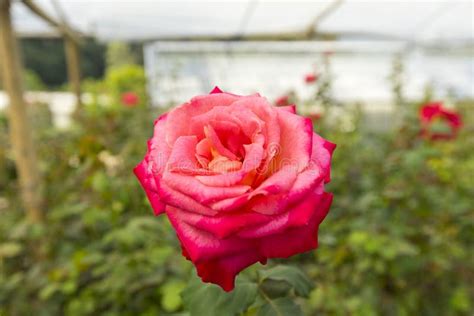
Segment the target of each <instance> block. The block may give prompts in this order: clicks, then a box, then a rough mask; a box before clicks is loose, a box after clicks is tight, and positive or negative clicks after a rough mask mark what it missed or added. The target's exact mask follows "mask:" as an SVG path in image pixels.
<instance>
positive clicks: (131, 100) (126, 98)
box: [122, 91, 140, 107]
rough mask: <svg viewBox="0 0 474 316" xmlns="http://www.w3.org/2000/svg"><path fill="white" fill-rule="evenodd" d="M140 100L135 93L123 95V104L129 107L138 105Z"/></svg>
mask: <svg viewBox="0 0 474 316" xmlns="http://www.w3.org/2000/svg"><path fill="white" fill-rule="evenodd" d="M139 101H140V98H139V97H138V95H137V94H136V93H135V92H131V91H129V92H124V93H123V94H122V104H123V105H125V106H128V107H133V106H135V105H137V104H138V102H139Z"/></svg>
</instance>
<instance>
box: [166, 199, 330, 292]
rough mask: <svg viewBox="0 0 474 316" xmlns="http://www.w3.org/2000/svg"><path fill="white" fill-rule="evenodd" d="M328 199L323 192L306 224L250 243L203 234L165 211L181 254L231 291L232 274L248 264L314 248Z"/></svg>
mask: <svg viewBox="0 0 474 316" xmlns="http://www.w3.org/2000/svg"><path fill="white" fill-rule="evenodd" d="M331 202H332V194H328V193H324V194H323V195H322V198H321V203H320V204H319V208H318V209H317V210H316V211H315V212H314V213H313V215H312V217H311V218H310V220H309V222H308V224H306V225H303V226H299V227H296V228H290V229H287V230H286V231H284V232H282V233H280V234H275V235H271V236H268V237H263V238H261V239H253V243H250V244H249V243H247V244H246V243H244V240H242V239H239V238H228V239H217V238H214V237H212V235H208V234H207V233H204V234H203V232H202V231H199V230H196V229H195V228H193V227H192V226H189V225H187V224H185V223H183V222H181V221H180V220H179V219H178V218H177V217H176V214H177V213H178V212H176V210H174V211H173V210H167V213H168V216H169V218H170V221H171V223H172V224H173V226H174V227H175V228H176V231H177V234H178V238H179V239H180V241H181V243H182V245H183V254H184V255H185V256H186V257H187V258H188V259H189V260H191V261H192V262H193V263H194V264H195V266H196V269H197V271H198V275H199V276H200V277H201V278H202V280H203V281H205V282H212V283H215V284H218V285H220V286H221V287H222V288H223V289H224V290H225V291H231V290H232V289H233V288H234V280H235V277H236V275H237V274H238V273H239V272H240V271H242V270H243V269H245V268H246V267H248V266H250V265H251V264H253V263H256V262H259V261H260V262H262V263H266V260H267V258H287V257H289V256H292V255H295V254H298V253H301V252H305V251H308V250H311V249H315V248H316V247H317V245H318V234H317V233H318V226H319V224H320V223H321V221H322V220H323V219H324V217H325V216H326V214H327V212H328V211H329V207H330V205H331ZM248 241H250V240H248ZM246 249H247V250H246Z"/></svg>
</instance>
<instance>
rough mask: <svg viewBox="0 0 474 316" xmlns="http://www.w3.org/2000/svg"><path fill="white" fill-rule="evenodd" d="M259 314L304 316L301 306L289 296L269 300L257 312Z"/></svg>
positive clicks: (265, 315)
mask: <svg viewBox="0 0 474 316" xmlns="http://www.w3.org/2000/svg"><path fill="white" fill-rule="evenodd" d="M257 316H303V312H302V311H301V308H300V307H299V306H298V305H297V304H296V303H295V302H293V301H292V300H291V299H290V298H288V297H281V298H278V299H276V300H268V303H266V304H265V305H263V306H262V307H261V308H260V309H259V310H258V313H257Z"/></svg>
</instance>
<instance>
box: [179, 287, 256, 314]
mask: <svg viewBox="0 0 474 316" xmlns="http://www.w3.org/2000/svg"><path fill="white" fill-rule="evenodd" d="M182 296H183V302H184V305H185V307H186V310H189V311H190V315H191V316H201V315H203V316H222V315H226V316H227V315H229V316H231V315H237V314H240V313H243V312H244V311H246V310H247V309H248V307H249V306H250V305H251V304H252V303H253V302H254V301H255V299H256V296H257V285H256V284H255V283H251V282H248V281H243V280H242V281H239V280H237V282H236V285H235V288H234V289H233V290H232V292H225V291H224V290H222V289H221V288H220V287H219V286H217V285H214V284H205V283H203V282H201V280H199V279H197V278H193V280H192V281H191V283H190V284H189V286H188V287H187V288H186V289H185V290H184V291H183V293H182Z"/></svg>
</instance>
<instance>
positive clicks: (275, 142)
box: [134, 88, 336, 291]
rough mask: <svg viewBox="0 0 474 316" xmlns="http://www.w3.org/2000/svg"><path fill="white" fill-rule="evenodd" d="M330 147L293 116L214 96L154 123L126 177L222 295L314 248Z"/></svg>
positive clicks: (324, 207) (248, 99) (325, 204)
mask: <svg viewBox="0 0 474 316" xmlns="http://www.w3.org/2000/svg"><path fill="white" fill-rule="evenodd" d="M335 147H336V145H334V144H332V143H331V142H329V141H327V140H325V139H323V138H322V137H321V136H319V135H317V134H315V133H314V132H313V125H312V122H311V120H310V119H308V118H304V117H301V116H299V115H296V114H295V107H294V106H288V107H275V106H272V105H271V104H270V103H269V102H268V100H267V99H265V98H264V97H262V96H260V95H258V94H255V95H249V96H239V95H234V94H230V93H224V92H222V91H220V90H219V89H218V88H215V89H214V90H213V91H212V92H211V94H209V95H201V96H197V97H195V98H193V99H192V100H191V101H189V102H187V103H185V104H183V105H181V106H178V107H176V108H174V109H173V110H171V111H170V112H168V113H166V114H163V115H162V116H160V117H159V118H158V119H157V120H156V121H155V127H154V133H153V137H152V138H151V139H150V140H149V141H148V151H147V153H146V155H145V158H144V159H143V161H142V162H140V163H139V164H138V165H137V166H136V167H135V169H134V172H135V174H136V176H137V177H138V179H139V181H140V183H141V184H142V186H143V188H144V190H145V192H146V194H147V196H148V199H149V201H150V203H151V205H152V207H153V210H154V212H155V214H156V215H159V214H162V213H166V215H167V216H168V218H169V220H170V222H171V224H172V225H173V227H174V229H175V230H176V234H177V236H178V239H179V241H180V242H181V246H182V252H183V255H184V256H185V257H186V258H187V259H189V260H191V261H192V262H193V264H194V265H195V266H196V270H197V273H198V275H199V276H200V277H201V278H202V280H203V281H205V282H212V283H215V284H218V285H220V286H221V287H222V288H223V289H224V290H226V291H230V290H232V289H233V288H234V280H235V276H236V275H237V274H238V273H239V272H240V271H241V270H243V269H245V268H246V267H248V266H250V265H252V264H253V263H256V262H261V263H263V264H264V263H266V261H267V259H268V258H286V257H289V256H292V255H295V254H298V253H301V252H305V251H308V250H311V249H315V248H316V247H317V245H318V226H319V224H320V223H321V222H322V220H323V219H324V217H325V216H326V214H327V213H328V211H329V207H330V205H331V202H332V194H331V193H326V192H325V191H324V186H325V184H326V183H327V182H329V180H330V163H331V156H332V152H333V150H334V148H335Z"/></svg>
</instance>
